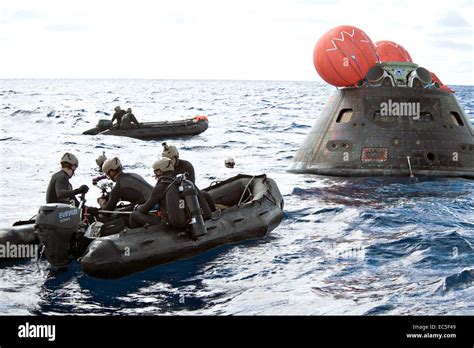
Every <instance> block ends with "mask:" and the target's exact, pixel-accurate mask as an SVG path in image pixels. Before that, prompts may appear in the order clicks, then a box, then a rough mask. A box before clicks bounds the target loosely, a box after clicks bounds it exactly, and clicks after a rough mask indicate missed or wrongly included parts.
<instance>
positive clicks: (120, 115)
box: [112, 106, 127, 128]
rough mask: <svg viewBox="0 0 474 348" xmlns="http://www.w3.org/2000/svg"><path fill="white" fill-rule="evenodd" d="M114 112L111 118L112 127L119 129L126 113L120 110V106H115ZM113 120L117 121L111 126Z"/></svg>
mask: <svg viewBox="0 0 474 348" xmlns="http://www.w3.org/2000/svg"><path fill="white" fill-rule="evenodd" d="M114 110H115V113H114V115H113V116H112V127H114V128H120V127H121V124H122V118H123V116H125V114H126V113H127V112H126V111H125V110H122V109H121V108H120V106H116V107H115V109H114ZM115 120H117V123H115V124H113V123H114V121H115Z"/></svg>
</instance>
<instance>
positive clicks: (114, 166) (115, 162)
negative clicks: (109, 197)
mask: <svg viewBox="0 0 474 348" xmlns="http://www.w3.org/2000/svg"><path fill="white" fill-rule="evenodd" d="M121 168H122V163H121V162H120V160H119V159H118V157H114V158H111V159H108V160H106V161H105V162H104V164H103V165H102V171H103V172H104V173H105V174H107V173H108V172H109V170H118V169H121Z"/></svg>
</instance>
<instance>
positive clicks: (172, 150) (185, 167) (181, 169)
mask: <svg viewBox="0 0 474 348" xmlns="http://www.w3.org/2000/svg"><path fill="white" fill-rule="evenodd" d="M161 145H162V146H163V151H162V152H161V156H162V157H167V158H169V159H170V160H171V161H172V162H173V167H174V172H173V176H176V175H178V174H184V173H187V178H188V180H191V181H192V183H193V184H194V183H195V182H196V177H195V175H194V167H193V165H192V164H191V163H190V162H188V161H185V160H183V159H180V158H179V152H178V149H177V147H176V146H174V145H168V144H167V143H162V144H161Z"/></svg>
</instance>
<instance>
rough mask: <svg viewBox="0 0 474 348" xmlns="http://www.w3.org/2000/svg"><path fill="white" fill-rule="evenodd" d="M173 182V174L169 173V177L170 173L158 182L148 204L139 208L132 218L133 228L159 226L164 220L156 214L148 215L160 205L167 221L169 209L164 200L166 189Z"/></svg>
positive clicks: (147, 201)
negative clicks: (147, 225)
mask: <svg viewBox="0 0 474 348" xmlns="http://www.w3.org/2000/svg"><path fill="white" fill-rule="evenodd" d="M173 180H174V178H173V177H172V172H169V175H168V173H167V174H165V175H163V176H162V177H161V178H160V179H159V180H158V182H157V183H156V186H155V187H154V188H153V191H152V192H151V194H150V196H149V197H148V199H147V200H146V202H145V203H143V204H141V205H140V206H138V208H137V210H135V211H134V212H133V213H132V215H131V216H130V225H131V227H132V228H135V227H139V226H143V225H145V224H149V225H158V224H159V223H160V222H161V221H162V218H160V217H158V216H157V215H155V214H148V213H149V212H150V210H152V209H153V207H154V206H156V205H157V204H159V205H160V209H161V212H162V215H163V217H164V218H165V220H166V209H167V207H166V202H165V201H166V200H165V199H164V198H165V196H166V189H167V188H168V186H169V185H170V184H171V182H173Z"/></svg>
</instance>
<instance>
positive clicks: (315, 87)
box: [0, 80, 474, 315]
mask: <svg viewBox="0 0 474 348" xmlns="http://www.w3.org/2000/svg"><path fill="white" fill-rule="evenodd" d="M454 89H455V90H456V96H457V98H458V99H459V101H460V103H461V105H462V106H463V107H464V109H465V111H466V112H467V113H468V115H469V117H470V118H471V122H472V123H474V87H465V86H454ZM333 90H334V88H333V87H330V86H328V85H325V84H322V83H317V82H277V81H272V82H269V81H186V80H0V131H1V133H0V201H1V203H0V228H1V227H7V226H10V225H11V224H12V223H13V222H15V221H17V220H20V219H28V218H30V217H31V216H33V215H34V214H35V213H36V211H37V209H38V207H39V206H40V205H41V204H42V203H44V200H45V190H46V187H47V185H48V182H49V179H50V177H51V175H52V174H53V173H54V172H56V171H57V170H58V169H59V163H58V162H59V158H60V157H61V155H62V154H63V153H64V152H66V151H69V152H72V153H74V154H76V155H77V157H78V158H79V162H80V163H79V168H78V170H77V172H76V175H75V176H74V177H73V178H72V179H71V182H72V184H73V186H74V187H78V186H79V185H81V184H87V185H89V187H90V188H91V189H90V191H89V193H88V195H87V198H88V202H89V204H92V205H94V203H95V200H96V197H97V196H98V195H99V190H98V189H97V188H95V187H93V186H92V184H91V179H92V178H93V177H94V176H96V175H98V172H97V170H96V164H95V158H96V157H97V156H98V155H100V154H101V153H102V151H105V153H106V155H107V156H109V157H110V156H119V157H120V159H121V160H122V162H123V164H124V165H125V168H126V170H127V171H130V172H136V173H139V174H141V175H143V176H144V177H145V178H146V179H147V180H148V181H149V182H150V183H154V180H153V177H152V174H153V173H152V170H151V164H152V163H153V162H154V161H155V160H156V159H157V158H158V157H159V155H160V154H161V149H162V147H161V141H147V142H144V141H140V140H135V139H129V138H122V137H112V136H100V135H99V136H86V135H82V132H83V131H85V130H87V129H89V128H92V127H94V125H95V124H96V123H97V121H98V120H99V119H102V118H106V119H110V118H111V113H112V112H113V108H114V107H115V106H117V105H120V106H121V107H122V108H127V107H131V108H132V109H133V112H134V114H135V116H136V117H137V118H138V119H139V121H155V120H176V119H182V118H188V117H193V116H196V115H207V116H208V117H209V121H210V126H209V129H208V130H207V131H206V132H204V133H202V134H201V135H199V136H195V137H187V138H182V139H178V140H169V143H172V144H175V145H176V146H177V147H178V148H179V150H180V154H181V157H182V158H183V159H186V160H189V161H191V162H192V163H193V164H194V167H195V169H196V177H197V179H196V182H197V185H198V186H199V187H201V188H203V187H206V186H208V185H209V184H210V183H211V182H212V181H215V180H223V179H226V178H228V177H230V176H233V175H235V174H237V173H247V174H260V173H266V174H267V175H268V176H269V177H271V178H273V179H275V180H276V182H277V183H278V185H279V188H280V190H281V192H282V194H283V196H284V200H285V217H284V220H283V221H282V223H281V224H280V226H279V227H278V228H276V229H275V230H273V231H272V232H271V233H269V235H268V236H267V237H266V238H264V239H259V240H254V241H247V242H243V243H238V244H233V245H228V246H224V247H220V248H217V249H214V250H211V251H209V252H207V253H204V254H202V255H200V256H197V257H194V258H191V259H187V260H182V261H178V262H174V263H171V264H167V265H163V266H158V267H155V268H152V269H149V270H147V271H144V272H140V273H136V274H134V275H131V276H128V277H125V278H121V279H117V280H101V279H96V278H92V277H89V276H87V275H85V274H84V273H82V271H81V269H80V265H79V264H78V263H74V264H73V265H72V266H71V267H70V269H69V271H68V272H64V273H60V274H54V273H52V272H51V271H50V269H49V267H48V264H47V262H46V261H45V260H44V259H42V260H40V261H38V262H34V261H22V262H16V263H11V264H8V265H5V264H1V265H0V314H2V315H10V314H31V315H40V314H48V315H49V314H57V315H65V314H111V315H125V314H135V315H151V314H175V315H176V314H179V315H187V314H250V315H254V314H257V315H258V314H265V315H267V314H276V315H280V314H309V315H406V314H412V315H421V314H426V315H447V314H453V315H473V314H474V250H473V246H474V181H472V180H466V179H447V178H438V179H426V178H425V179H423V178H414V179H410V178H408V177H407V178H343V179H341V178H331V177H322V176H315V175H297V174H291V173H288V172H287V171H286V170H287V169H288V167H289V165H290V164H291V161H292V158H293V156H294V155H295V153H296V151H297V150H298V148H299V145H300V144H301V143H302V142H303V140H304V138H305V136H306V134H307V133H308V132H309V130H310V128H311V126H312V125H313V123H314V121H315V119H316V117H318V115H319V114H320V112H321V110H322V108H323V106H324V104H325V102H326V100H327V98H328V97H329V95H330V94H331V93H332V92H333ZM227 157H233V158H234V159H235V161H236V167H235V168H234V169H229V168H226V167H225V166H224V160H225V158H227Z"/></svg>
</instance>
